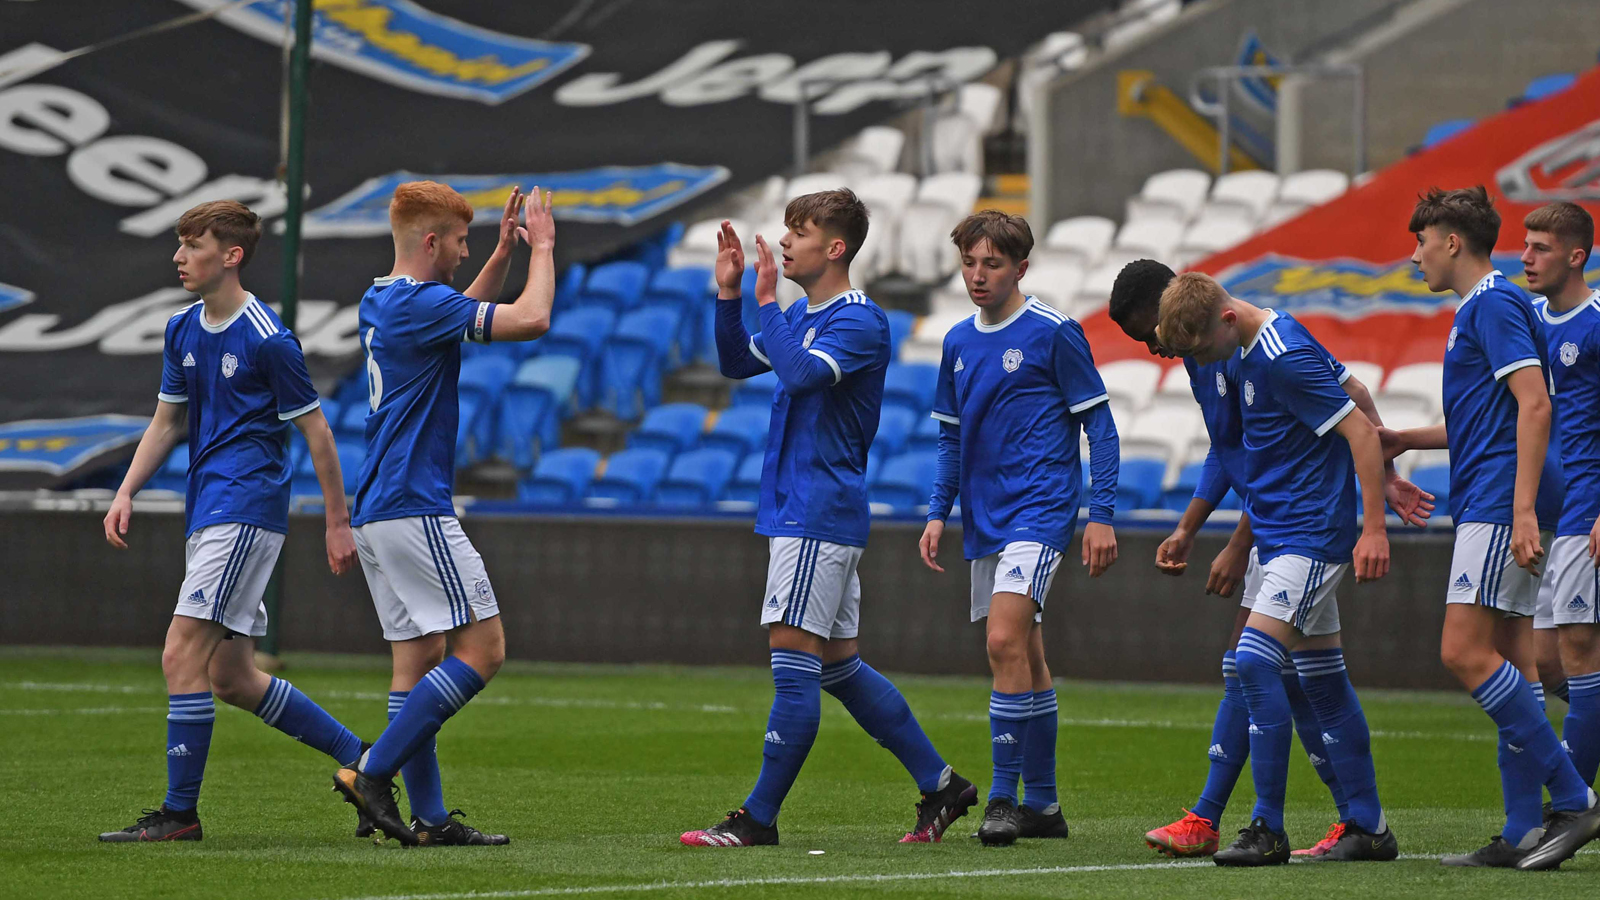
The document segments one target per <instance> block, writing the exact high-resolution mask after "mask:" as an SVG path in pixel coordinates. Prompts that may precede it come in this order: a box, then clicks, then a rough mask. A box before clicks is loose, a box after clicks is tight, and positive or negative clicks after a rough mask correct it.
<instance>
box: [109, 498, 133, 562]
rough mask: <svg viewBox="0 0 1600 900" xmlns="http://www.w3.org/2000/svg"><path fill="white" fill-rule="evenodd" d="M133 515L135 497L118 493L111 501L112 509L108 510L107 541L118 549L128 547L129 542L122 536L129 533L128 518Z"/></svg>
mask: <svg viewBox="0 0 1600 900" xmlns="http://www.w3.org/2000/svg"><path fill="white" fill-rule="evenodd" d="M132 516H133V499H132V498H130V497H125V496H123V495H122V494H118V495H117V497H116V499H115V500H112V501H111V509H109V510H107V511H106V519H105V528H106V543H108V544H110V545H111V546H113V547H116V548H117V549H118V550H126V549H128V543H127V542H126V541H124V540H123V539H122V536H123V535H125V534H127V533H128V519H130V518H132Z"/></svg>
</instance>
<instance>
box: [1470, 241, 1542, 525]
mask: <svg viewBox="0 0 1600 900" xmlns="http://www.w3.org/2000/svg"><path fill="white" fill-rule="evenodd" d="M1528 366H1539V367H1540V368H1543V369H1545V371H1547V372H1548V371H1549V366H1548V365H1547V363H1546V359H1545V339H1544V334H1543V329H1542V327H1541V326H1540V324H1539V321H1538V318H1537V313H1536V312H1535V310H1534V308H1533V301H1532V299H1531V298H1530V297H1529V296H1528V295H1527V293H1526V292H1524V291H1523V290H1522V288H1520V287H1517V286H1516V285H1515V284H1512V283H1511V282H1510V281H1507V280H1506V277H1505V276H1504V275H1502V274H1500V272H1499V271H1498V270H1496V271H1494V272H1490V273H1489V274H1488V275H1485V276H1484V277H1483V280H1482V281H1479V282H1478V284H1477V286H1476V287H1474V288H1473V289H1472V290H1471V291H1470V292H1469V293H1468V294H1467V296H1466V297H1465V298H1463V299H1462V301H1461V304H1460V305H1459V306H1457V307H1456V315H1455V322H1454V324H1453V325H1452V326H1451V328H1450V337H1449V338H1448V339H1447V340H1446V342H1445V353H1444V421H1445V428H1446V430H1447V431H1448V432H1449V435H1450V509H1451V514H1452V516H1453V517H1454V519H1455V521H1456V522H1458V523H1460V522H1487V523H1490V524H1494V525H1510V524H1511V509H1512V494H1513V493H1514V492H1515V490H1516V481H1517V398H1516V397H1515V396H1513V395H1512V393H1511V390H1510V389H1509V388H1507V387H1506V385H1505V378H1506V376H1507V375H1510V374H1511V373H1512V372H1515V371H1517V370H1518V369H1522V368H1526V367H1528ZM1549 470H1550V467H1549V465H1548V464H1547V466H1546V471H1547V472H1548V471H1549ZM1543 480H1545V479H1541V481H1543Z"/></svg>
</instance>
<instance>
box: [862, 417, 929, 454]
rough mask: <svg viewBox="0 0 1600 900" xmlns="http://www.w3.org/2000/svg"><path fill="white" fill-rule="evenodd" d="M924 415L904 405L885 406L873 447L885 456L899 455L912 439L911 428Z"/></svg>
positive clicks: (879, 419)
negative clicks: (919, 414)
mask: <svg viewBox="0 0 1600 900" xmlns="http://www.w3.org/2000/svg"><path fill="white" fill-rule="evenodd" d="M921 418H923V417H921V416H918V415H917V414H916V413H914V412H912V411H911V410H909V409H906V408H905V407H904V406H885V407H884V408H883V412H882V413H881V414H880V415H879V417H878V434H877V436H876V437H874V438H873V440H872V449H873V450H877V451H878V452H880V453H882V454H884V455H885V456H898V455H900V453H902V452H903V451H904V450H905V449H906V443H907V442H908V441H910V440H911V429H913V428H915V427H916V425H917V421H918V420H919V419H921Z"/></svg>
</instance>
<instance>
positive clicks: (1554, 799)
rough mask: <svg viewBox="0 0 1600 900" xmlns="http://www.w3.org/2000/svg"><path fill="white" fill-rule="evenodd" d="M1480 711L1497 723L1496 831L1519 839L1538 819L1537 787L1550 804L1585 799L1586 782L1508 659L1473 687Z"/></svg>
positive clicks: (1577, 804) (1566, 807) (1579, 805)
mask: <svg viewBox="0 0 1600 900" xmlns="http://www.w3.org/2000/svg"><path fill="white" fill-rule="evenodd" d="M1472 699H1474V700H1476V701H1478V705H1479V706H1482V707H1483V711H1484V712H1486V713H1488V714H1489V717H1490V718H1491V719H1494V722H1495V725H1497V726H1499V729H1500V744H1501V746H1500V754H1499V761H1500V784H1501V788H1502V790H1503V791H1504V792H1505V807H1506V824H1505V828H1503V829H1502V830H1501V832H1500V834H1501V836H1502V837H1504V838H1505V839H1506V840H1507V841H1510V842H1511V843H1512V844H1520V843H1521V841H1522V839H1523V838H1524V837H1526V836H1527V834H1528V832H1529V831H1532V830H1533V829H1535V828H1538V827H1540V826H1541V825H1542V824H1543V815H1542V811H1541V809H1540V802H1539V801H1540V800H1542V799H1543V797H1542V795H1541V794H1540V791H1539V786H1540V785H1541V784H1542V785H1544V786H1545V787H1547V788H1548V789H1549V791H1550V802H1551V806H1552V808H1553V809H1555V810H1558V811H1570V810H1575V809H1585V808H1587V807H1588V805H1589V796H1590V795H1589V786H1588V785H1586V784H1584V783H1583V779H1582V778H1580V777H1578V772H1577V770H1576V769H1574V768H1573V767H1572V760H1570V759H1568V758H1567V754H1566V752H1565V751H1563V750H1562V749H1561V742H1560V741H1558V740H1557V739H1556V733H1555V730H1554V729H1552V728H1551V727H1550V720H1549V719H1547V718H1545V714H1544V711H1543V710H1541V709H1540V708H1539V703H1538V701H1536V700H1535V699H1534V697H1533V687H1532V686H1531V685H1529V684H1528V681H1527V679H1525V678H1523V677H1522V673H1521V672H1518V671H1517V668H1516V667H1515V666H1513V665H1512V664H1511V663H1509V662H1505V663H1501V665H1500V668H1499V669H1498V670H1497V671H1496V672H1495V673H1494V674H1493V675H1490V676H1489V678H1488V680H1487V681H1485V682H1484V683H1483V684H1480V685H1478V687H1477V689H1475V690H1474V691H1473V692H1472Z"/></svg>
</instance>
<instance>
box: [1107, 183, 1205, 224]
mask: <svg viewBox="0 0 1600 900" xmlns="http://www.w3.org/2000/svg"><path fill="white" fill-rule="evenodd" d="M1210 191H1211V176H1210V175H1207V174H1206V173H1205V172H1202V171H1200V170H1199V169H1169V170H1167V171H1165V172H1157V173H1156V174H1154V175H1151V176H1150V177H1149V178H1146V179H1145V182H1144V187H1143V188H1141V189H1140V190H1139V193H1138V194H1136V195H1134V196H1132V197H1129V198H1128V214H1127V218H1126V222H1128V223H1132V222H1137V221H1139V220H1141V219H1170V220H1175V221H1177V222H1179V223H1180V224H1181V223H1183V222H1187V221H1189V220H1190V219H1192V218H1194V215H1195V213H1197V212H1199V211H1200V207H1201V206H1202V205H1203V204H1204V203H1205V202H1206V195H1207V194H1208V193H1209V192H1210ZM1123 227H1124V229H1126V227H1127V225H1126V224H1125V225H1124V226H1123Z"/></svg>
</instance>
